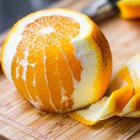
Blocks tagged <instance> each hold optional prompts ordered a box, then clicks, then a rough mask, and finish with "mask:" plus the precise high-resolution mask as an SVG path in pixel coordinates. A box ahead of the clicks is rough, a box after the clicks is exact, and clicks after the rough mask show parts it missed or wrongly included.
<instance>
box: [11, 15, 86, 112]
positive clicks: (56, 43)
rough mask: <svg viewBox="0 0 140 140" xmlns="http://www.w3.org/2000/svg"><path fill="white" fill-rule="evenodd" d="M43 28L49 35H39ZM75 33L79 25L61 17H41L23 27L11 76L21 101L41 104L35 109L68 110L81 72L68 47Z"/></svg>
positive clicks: (72, 50)
mask: <svg viewBox="0 0 140 140" xmlns="http://www.w3.org/2000/svg"><path fill="white" fill-rule="evenodd" d="M47 27H51V28H52V29H53V31H52V32H49V33H42V32H41V30H42V29H43V28H47ZM79 30H80V25H79V23H77V22H76V21H74V20H73V19H70V18H68V17H63V16H48V17H42V18H39V19H37V20H35V21H34V22H32V23H30V24H28V25H27V26H26V27H25V30H24V31H23V33H22V37H23V38H22V40H21V41H20V43H19V45H18V47H17V52H16V54H15V56H14V59H13V62H12V69H11V75H12V79H13V81H14V83H15V85H16V87H17V90H18V91H19V92H20V93H21V94H22V95H23V96H24V97H25V98H27V99H28V100H30V101H31V102H32V101H33V102H38V98H39V99H40V100H41V102H42V103H41V104H40V105H39V106H38V105H37V104H35V105H36V106H37V107H38V108H40V109H46V110H48V111H57V112H63V111H65V110H68V109H70V108H71V107H72V105H73V99H72V93H73V90H74V83H75V82H78V81H80V80H81V72H82V69H83V68H82V65H81V62H80V60H78V59H77V58H76V56H75V54H74V53H75V51H76V50H75V48H74V47H73V44H72V43H71V39H72V38H74V37H76V36H77V35H78V34H79ZM79 47H80V46H79ZM15 68H16V69H15Z"/></svg>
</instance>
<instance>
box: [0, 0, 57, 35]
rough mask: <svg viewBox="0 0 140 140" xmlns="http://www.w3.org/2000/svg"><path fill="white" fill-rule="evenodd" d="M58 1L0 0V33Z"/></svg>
mask: <svg viewBox="0 0 140 140" xmlns="http://www.w3.org/2000/svg"><path fill="white" fill-rule="evenodd" d="M57 1H58V0H0V33H2V32H3V31H5V30H6V29H8V28H10V27H11V26H12V25H13V24H14V23H15V22H16V21H17V20H18V19H20V18H22V17H23V16H25V15H27V14H28V13H30V12H33V11H36V10H40V9H43V8H47V7H49V6H50V5H51V4H53V3H54V2H57Z"/></svg>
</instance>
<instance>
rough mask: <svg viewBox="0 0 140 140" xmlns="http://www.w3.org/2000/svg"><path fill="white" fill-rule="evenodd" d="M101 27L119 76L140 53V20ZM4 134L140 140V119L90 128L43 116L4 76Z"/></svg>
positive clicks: (21, 138)
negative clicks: (121, 68)
mask: <svg viewBox="0 0 140 140" xmlns="http://www.w3.org/2000/svg"><path fill="white" fill-rule="evenodd" d="M78 2H79V0H78ZM84 2H85V1H84ZM84 2H83V3H84ZM72 5H73V6H72ZM76 5H77V6H76ZM78 5H80V4H79V3H77V4H75V2H74V1H72V0H68V1H67V2H66V1H64V3H59V4H58V5H56V7H69V8H71V9H75V8H76V9H78V7H79V6H78ZM99 26H100V27H101V28H102V30H103V32H104V34H105V35H106V37H107V39H108V41H109V44H110V47H111V51H112V56H113V64H114V66H113V71H114V72H115V71H116V70H117V69H118V68H119V67H121V66H122V65H123V64H124V63H125V62H126V61H127V60H128V59H130V58H131V57H132V56H134V55H135V54H137V53H138V52H139V51H140V39H139V37H140V20H131V21H129V20H128V21H126V20H123V19H121V18H120V17H119V16H118V17H113V18H110V19H108V20H106V21H102V22H101V23H99ZM0 134H2V135H4V136H6V137H7V138H9V139H12V140H26V139H27V140H34V139H39V140H93V139H97V140H98V139H107V140H110V139H113V140H114V139H117V140H126V139H135V140H136V139H140V119H136V118H135V119H134V118H119V117H113V118H110V119H108V120H105V121H102V122H100V123H98V124H97V125H94V126H91V127H89V126H85V125H83V124H81V123H79V122H77V121H75V120H73V119H71V118H69V117H68V116H67V115H66V114H50V113H44V112H41V111H39V110H37V109H36V108H34V107H33V106H32V105H31V104H30V103H28V102H27V101H26V100H24V99H23V98H22V97H21V96H20V95H19V94H18V93H17V92H16V90H15V88H14V87H13V86H12V85H11V84H10V83H9V81H8V80H7V79H6V78H5V76H4V75H3V73H2V72H0Z"/></svg>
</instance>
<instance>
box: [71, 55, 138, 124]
mask: <svg viewBox="0 0 140 140" xmlns="http://www.w3.org/2000/svg"><path fill="white" fill-rule="evenodd" d="M139 60H140V54H138V55H136V56H135V57H134V58H132V59H131V60H130V61H129V62H128V63H126V64H125V65H124V66H123V67H122V68H121V69H120V70H119V71H118V73H117V74H116V75H115V77H114V78H113V80H112V81H111V83H110V86H109V89H108V92H107V93H106V95H105V96H104V97H102V98H101V100H99V101H97V102H96V103H93V104H92V105H90V106H89V107H88V108H86V109H82V110H77V111H75V112H72V113H69V116H70V117H72V118H74V119H76V120H78V121H80V122H82V123H84V124H86V125H93V124H96V123H97V122H100V121H101V120H105V119H108V118H110V117H113V116H121V117H140V110H139V108H140V74H139V71H140V61H139Z"/></svg>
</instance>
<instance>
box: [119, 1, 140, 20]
mask: <svg viewBox="0 0 140 140" xmlns="http://www.w3.org/2000/svg"><path fill="white" fill-rule="evenodd" d="M117 5H118V7H119V9H120V11H121V16H122V17H123V18H126V19H132V18H140V0H120V1H118V2H117Z"/></svg>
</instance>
